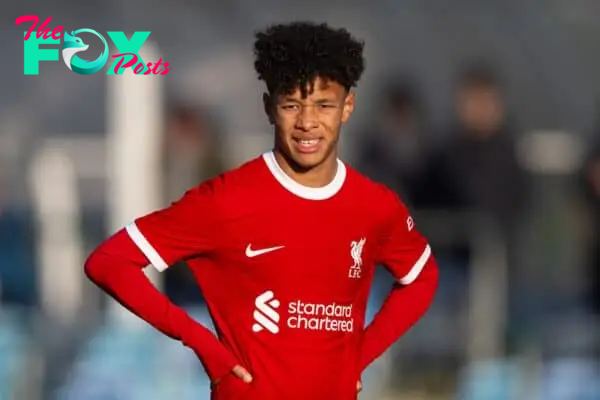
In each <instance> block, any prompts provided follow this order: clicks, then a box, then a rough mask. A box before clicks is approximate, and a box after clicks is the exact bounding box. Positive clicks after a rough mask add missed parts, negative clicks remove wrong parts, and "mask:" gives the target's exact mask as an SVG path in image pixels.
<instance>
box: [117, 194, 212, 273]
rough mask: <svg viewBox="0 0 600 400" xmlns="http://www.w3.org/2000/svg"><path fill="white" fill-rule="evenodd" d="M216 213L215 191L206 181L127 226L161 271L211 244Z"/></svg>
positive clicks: (199, 252)
mask: <svg viewBox="0 0 600 400" xmlns="http://www.w3.org/2000/svg"><path fill="white" fill-rule="evenodd" d="M217 214H218V213H217V210H216V201H215V198H214V191H213V189H212V187H211V185H210V184H209V183H205V184H202V185H200V186H198V187H195V188H193V189H190V190H188V191H187V192H186V193H185V194H184V195H183V196H182V197H181V198H180V199H179V200H177V201H176V202H174V203H173V204H171V205H170V206H169V207H167V208H164V209H162V210H158V211H155V212H153V213H150V214H148V215H145V216H143V217H141V218H138V219H136V220H135V221H134V222H132V223H131V224H129V225H127V226H126V230H127V233H128V234H129V237H130V238H131V239H132V240H133V241H134V242H135V244H136V245H137V246H138V247H139V249H140V250H141V251H142V252H143V253H144V255H145V256H146V258H147V259H148V261H149V262H150V263H151V264H152V266H154V267H155V268H156V269H157V270H159V271H164V270H165V269H167V268H168V267H169V266H170V265H173V264H174V263H176V262H177V261H180V260H184V259H187V258H190V257H193V256H197V255H200V254H203V253H206V252H208V251H210V250H212V249H213V248H214V235H215V232H214V228H215V226H216V220H217Z"/></svg>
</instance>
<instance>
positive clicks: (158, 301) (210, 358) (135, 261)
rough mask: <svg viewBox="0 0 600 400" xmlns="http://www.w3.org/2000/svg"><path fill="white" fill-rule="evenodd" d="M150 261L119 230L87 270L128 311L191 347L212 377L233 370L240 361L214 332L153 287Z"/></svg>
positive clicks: (93, 257) (89, 259)
mask: <svg viewBox="0 0 600 400" xmlns="http://www.w3.org/2000/svg"><path fill="white" fill-rule="evenodd" d="M147 264H148V262H147V260H146V257H144V255H143V254H142V252H141V251H140V250H139V249H138V247H137V246H136V245H135V244H134V243H133V242H132V241H131V239H130V238H129V236H128V235H127V233H126V232H125V231H120V232H118V233H117V234H115V235H114V236H113V237H111V238H109V239H108V240H107V241H105V242H104V243H103V244H102V245H100V247H98V248H97V249H96V250H95V251H94V252H93V253H92V254H91V255H90V257H89V258H88V260H87V262H86V264H85V273H86V275H87V276H88V277H89V278H90V280H92V281H93V282H94V283H95V284H96V285H98V286H99V287H101V288H102V289H104V290H105V291H106V292H107V293H108V294H110V295H111V296H112V297H113V298H115V299H116V300H117V301H118V302H119V303H121V304H122V305H123V306H124V307H126V308H127V309H128V310H129V311H131V312H132V313H134V314H135V315H137V316H138V317H140V318H142V319H143V320H145V321H146V322H148V323H149V324H150V325H152V326H153V327H155V328H156V329H158V330H160V331H161V332H163V333H164V334H165V335H167V336H169V337H171V338H173V339H176V340H180V341H181V342H183V344H184V345H185V346H187V347H189V348H191V349H192V350H193V351H194V352H195V353H196V354H197V355H198V357H199V358H200V360H201V362H202V364H203V366H204V368H205V369H206V372H207V374H208V375H209V377H211V379H216V378H220V377H222V376H224V375H225V374H227V373H228V372H229V371H231V369H232V368H233V367H234V366H235V364H237V361H236V360H235V357H234V356H233V355H232V354H231V352H229V351H228V350H227V349H226V348H225V347H224V346H223V344H221V343H220V342H219V340H218V339H217V338H216V337H215V336H214V335H213V334H212V332H210V331H209V330H208V329H206V328H205V327H204V326H202V325H200V324H199V323H197V322H196V321H194V320H193V319H192V318H191V317H190V316H189V315H187V313H186V312H185V311H184V310H183V309H181V308H180V307H177V306H176V305H174V304H173V303H171V301H170V300H169V299H168V298H167V297H166V296H165V295H163V294H162V293H161V292H160V291H159V290H158V289H156V288H155V287H154V285H153V284H152V282H150V280H149V279H148V278H147V277H146V275H145V274H144V271H143V270H142V269H143V267H145V266H146V265H147Z"/></svg>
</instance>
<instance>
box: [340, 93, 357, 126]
mask: <svg viewBox="0 0 600 400" xmlns="http://www.w3.org/2000/svg"><path fill="white" fill-rule="evenodd" d="M354 97H355V95H354V92H348V94H347V95H346V99H345V100H344V109H343V110H342V123H346V121H348V120H349V119H350V115H352V112H353V111H354Z"/></svg>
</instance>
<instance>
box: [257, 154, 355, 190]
mask: <svg viewBox="0 0 600 400" xmlns="http://www.w3.org/2000/svg"><path fill="white" fill-rule="evenodd" d="M262 156H263V159H264V160H265V163H266V164H267V168H269V171H270V172H271V174H272V175H273V177H275V179H276V180H277V182H279V183H280V184H281V186H283V187H284V188H286V189H287V190H288V191H290V192H292V193H293V194H295V195H296V196H298V197H302V198H303V199H307V200H326V199H328V198H330V197H333V196H334V195H335V194H336V193H337V192H339V191H340V189H341V188H342V186H343V185H344V181H345V180H346V166H345V165H344V163H343V162H342V161H340V160H339V159H338V160H337V164H338V168H337V171H336V173H335V177H334V178H333V180H332V181H331V182H329V183H328V184H327V185H325V186H322V187H309V186H304V185H301V184H300V183H298V182H296V181H295V180H293V179H292V178H290V176H289V175H288V174H286V173H285V172H284V171H283V169H281V166H280V165H279V163H278V162H277V159H276V158H275V154H274V153H273V151H269V152H266V153H264V154H263V155H262Z"/></svg>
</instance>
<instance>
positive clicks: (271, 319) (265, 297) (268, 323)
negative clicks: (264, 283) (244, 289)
mask: <svg viewBox="0 0 600 400" xmlns="http://www.w3.org/2000/svg"><path fill="white" fill-rule="evenodd" d="M254 305H255V306H256V309H255V310H254V321H256V323H255V324H254V325H252V330H253V331H254V332H260V331H262V330H263V329H266V330H268V331H269V332H271V333H277V332H279V326H278V325H277V324H278V323H279V314H278V313H277V311H275V309H276V308H279V300H277V299H275V295H274V294H273V291H272V290H267V291H266V292H264V293H263V294H261V295H260V296H258V297H257V298H256V300H255V301H254Z"/></svg>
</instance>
